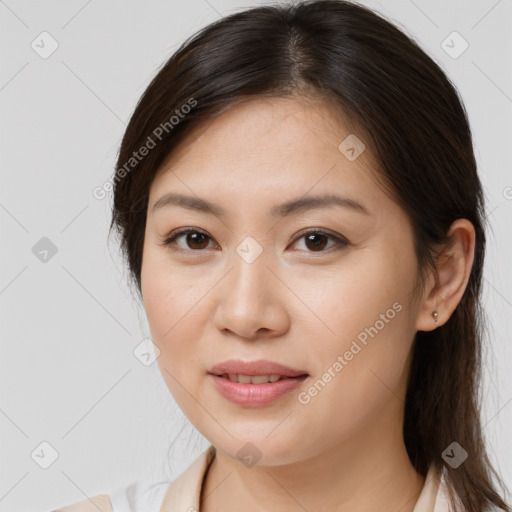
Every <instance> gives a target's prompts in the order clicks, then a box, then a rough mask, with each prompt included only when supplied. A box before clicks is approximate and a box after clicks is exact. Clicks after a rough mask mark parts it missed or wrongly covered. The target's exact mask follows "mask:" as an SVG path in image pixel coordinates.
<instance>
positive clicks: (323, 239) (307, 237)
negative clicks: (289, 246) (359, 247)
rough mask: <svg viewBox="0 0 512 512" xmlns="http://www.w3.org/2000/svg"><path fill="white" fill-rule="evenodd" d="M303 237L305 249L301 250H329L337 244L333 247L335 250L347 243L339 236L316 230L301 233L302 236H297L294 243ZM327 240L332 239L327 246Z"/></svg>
mask: <svg viewBox="0 0 512 512" xmlns="http://www.w3.org/2000/svg"><path fill="white" fill-rule="evenodd" d="M303 239H304V241H305V242H304V246H305V249H301V250H305V251H306V252H331V251H330V249H331V248H332V247H333V246H338V247H335V249H334V250H337V249H342V248H343V247H345V246H347V245H348V242H346V241H345V240H342V239H341V238H339V237H337V236H334V235H332V234H330V233H326V232H324V231H318V230H315V231H309V232H307V233H303V234H302V236H298V237H297V238H296V239H295V242H294V243H296V242H298V241H300V240H303ZM329 240H331V241H333V242H334V243H333V244H331V245H330V246H329V247H327V246H328V245H329Z"/></svg>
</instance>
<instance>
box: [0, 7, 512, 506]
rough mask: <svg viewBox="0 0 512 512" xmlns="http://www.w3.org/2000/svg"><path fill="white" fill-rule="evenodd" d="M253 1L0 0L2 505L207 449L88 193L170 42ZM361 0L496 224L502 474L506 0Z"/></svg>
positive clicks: (509, 182) (495, 432)
mask: <svg viewBox="0 0 512 512" xmlns="http://www.w3.org/2000/svg"><path fill="white" fill-rule="evenodd" d="M263 3H264V2H257V1H248V0H247V1H242V0H208V1H206V0H189V1H187V2H184V1H176V0H172V1H166V2H164V1H156V0H152V1H138V2H137V1H134V0H131V1H121V0H103V1H100V0H89V1H86V0H72V1H67V2H64V1H62V2H58V1H46V2H39V1H35V0H30V1H21V0H6V1H0V22H1V30H0V38H1V49H2V50H1V51H2V54H1V57H2V66H1V69H0V105H1V123H0V129H1V132H0V145H1V146H0V147H1V173H2V175H1V179H2V187H1V191H0V229H1V241H2V242H1V243H0V251H1V252H0V257H1V268H0V307H1V323H0V329H1V335H2V338H1V359H0V434H1V435H0V442H1V445H0V451H1V452H0V511H4V512H5V511H10V512H21V511H29V510H30V511H34V510H40V511H47V510H52V509H53V508H56V507H57V506H61V505H64V504H69V503H73V502H75V501H79V500H82V499H84V498H85V497H86V496H92V495H95V494H99V493H103V492H110V491H112V490H114V489H116V488H118V487H120V486H123V485H127V484H128V483H130V482H132V481H135V480H137V479H139V478H145V479H153V478H158V475H160V474H161V473H162V472H163V470H164V467H165V461H166V458H167V450H168V446H169V443H170V441H171V440H172V439H174V438H176V437H177V441H176V443H175V447H174V448H175V449H174V450H173V452H172V453H173V456H172V457H173V458H172V474H171V476H172V477H175V476H177V475H178V474H179V473H180V472H181V471H182V470H183V469H185V467H186V466H188V464H189V463H190V462H191V461H192V459H193V458H195V457H196V456H197V455H198V454H199V453H200V452H201V451H202V450H203V449H204V448H205V447H206V446H207V445H208V442H207V441H206V440H205V439H204V438H202V436H201V435H200V434H198V433H197V432H195V430H194V429H193V427H191V426H190V424H189V423H188V421H187V420H186V419H185V418H184V416H183V415H182V413H181V411H180V410H179V409H178V408H177V407H176V405H175V403H174V402H173V400H172V398H171V396H170V394H169V393H168V391H167V388H166V387H165V384H164V383H163V379H162V377H161V376H160V373H159V371H158V367H157V365H156V363H154V364H153V365H151V366H147V367H146V366H144V365H143V364H141V362H140V361H139V360H138V359H137V358H135V357H134V355H133V350H134V348H135V347H136V346H137V345H138V344H139V343H140V342H141V340H143V339H144V338H146V337H149V330H148V328H147V324H146V319H145V316H144V314H143V312H140V311H138V310H137V309H136V307H135V306H134V301H133V299H132V296H131V293H130V289H129V288H128V286H127V285H126V280H127V273H126V271H125V270H124V269H123V264H122V262H121V260H120V258H119V254H118V250H117V248H116V247H115V246H114V245H113V244H112V243H111V244H110V245H108V244H107V239H106V237H107V226H108V222H109V220H110V217H109V215H110V198H107V199H104V200H97V199H95V198H94V197H93V195H92V190H93V189H94V187H96V186H98V185H102V184H103V183H104V182H105V181H108V180H109V178H110V177H111V176H112V173H113V171H114V163H115V157H116V152H117V148H118V145H119V142H120V139H121V136H122V134H123V130H124V128H125V123H126V122H127V120H128V119H129V116H130V115H131V113H132V111H133V108H134V106H135V104H136V101H137V100H138V98H139V97H140V95H141V94H142V92H143V91H144V89H145V87H146V86H147V85H148V83H149V80H150V79H151V78H152V77H153V76H154V74H155V72H156V71H157V69H158V67H159V66H160V65H161V64H162V63H163V62H164V61H165V60H166V59H167V58H168V57H169V56H170V54H171V53H172V52H173V51H174V50H175V49H176V48H177V45H178V44H179V43H181V42H182V41H183V40H184V39H185V38H186V37H187V36H189V35H191V34H192V33H193V32H195V31H196V30H197V29H199V28H200V27H202V26H204V25H206V24H207V23H209V22H211V21H214V20H216V19H218V18H219V17H220V16H221V15H225V14H228V13H230V12H233V11H236V10H239V9H241V8H244V7H250V6H254V5H257V4H263ZM366 3H367V4H368V5H369V6H371V7H374V8H375V9H377V10H378V11H380V12H382V13H384V14H385V15H387V16H388V17H389V18H391V19H392V20H395V21H396V22H397V23H398V24H400V26H401V27H402V29H404V30H405V31H406V32H407V33H409V34H410V35H412V36H413V37H414V38H416V39H417V40H418V41H419V42H420V44H421V45H422V47H423V48H424V49H425V50H426V51H427V52H428V53H429V54H430V55H431V56H432V57H433V58H434V59H435V60H436V61H437V62H438V63H439V64H440V65H441V67H442V68H443V69H444V70H445V72H447V73H448V75H449V76H450V77H451V78H452V80H453V81H454V83H455V84H456V86H457V87H458V89H459V91H460V92H461V95H462V97H463V100H464V102H465V104H466V107H467V110H468V113H469V116H470V121H471V123H472V129H473V133H474V137H475V150H476V156H477V159H478V163H479V167H480V172H481V176H482V180H483V183H484V187H485V190H486V195H487V208H488V217H489V219H490V221H491V224H492V226H493V232H492V233H489V234H488V236H489V244H488V253H487V261H486V268H485V276H486V278H485V285H484V296H485V304H486V308H487V312H488V316H489V323H490V326H491V328H492V331H491V334H492V336H493V340H492V346H490V347H489V348H488V350H487V356H486V371H485V389H484V394H483V398H484V410H483V412H482V414H483V423H484V425H485V429H484V432H485V434H486V437H487V439H488V443H489V446H490V455H491V457H492V459H493V461H494V462H495V464H496V466H497V467H498V469H499V470H500V471H501V473H502V476H503V477H504V479H505V480H506V481H507V482H512V462H511V460H512V436H511V431H512V429H511V425H512V403H511V401H512V378H511V373H512V364H511V360H512V357H511V355H512V345H511V343H510V332H511V330H512V321H511V318H512V273H511V271H510V265H509V262H510V261H511V260H512V238H511V236H510V233H511V230H510V226H511V221H512V188H510V187H512V171H511V169H512V166H511V163H512V158H511V153H510V147H511V142H512V139H511V135H512V127H511V124H512V122H511V120H512V115H511V111H512V76H511V75H512V72H511V66H510V55H511V49H512V48H511V47H512V39H511V30H510V27H511V21H512V1H511V0H500V1H496V0H485V1H478V2H476V1H474V2H468V1H464V0H457V1H451V2H446V1H441V0H437V1H426V0H421V1H420V0H416V1H414V2H413V1H412V0H394V1H382V2H376V1H371V2H370V1H369V2H366ZM43 31H47V32H48V33H50V34H51V36H52V37H53V38H54V39H55V40H56V41H57V42H58V45H59V46H58V49H57V50H56V51H55V52H54V53H53V54H52V55H51V56H50V57H48V58H47V59H43V58H41V57H40V56H39V54H38V53H36V51H34V50H33V49H32V47H31V43H32V41H34V40H36V42H37V41H38V40H39V39H38V36H39V34H40V33H41V32H43ZM453 31H457V32H459V33H460V34H461V36H462V37H463V38H464V39H465V40H466V41H467V42H468V43H469V48H468V49H467V50H466V51H465V52H464V53H463V54H462V55H460V56H459V57H458V58H452V57H451V56H450V55H448V54H447V53H446V52H445V50H444V49H443V48H442V46H441V43H442V41H444V40H445V39H446V37H447V36H448V35H449V34H451V33H452V32H453ZM448 41H449V40H448ZM39 44H40V45H41V43H39ZM459 44H460V41H459V42H456V43H453V45H454V46H455V49H457V48H460V46H457V45H459ZM45 48H46V49H48V48H49V44H48V40H46V45H45ZM42 237H47V238H49V239H50V240H51V241H52V242H53V244H55V246H56V247H57V253H56V254H55V255H54V256H53V257H52V258H49V260H48V261H47V262H46V263H43V262H42V261H40V260H39V259H38V258H37V257H36V256H35V255H34V253H33V252H32V248H33V247H34V245H36V243H37V242H38V241H39V240H40V239H41V238H42ZM182 428H184V430H181V429H182ZM190 438H191V439H192V441H194V439H195V440H196V441H197V442H196V443H194V442H191V443H188V444H187V439H190ZM43 441H46V442H48V443H50V444H51V445H52V446H53V447H54V448H55V449H56V450H57V452H58V459H57V460H56V461H55V462H54V463H53V464H52V465H51V466H50V467H49V468H48V469H46V470H45V469H42V468H41V467H40V466H39V465H38V464H37V463H36V462H35V460H33V458H32V457H31V453H32V452H33V451H34V450H36V449H38V447H40V443H42V442H43ZM39 450H40V448H39ZM37 453H41V452H40V451H39V452H37ZM48 453H49V452H48V450H46V451H45V454H46V455H45V456H47V455H48ZM35 458H36V459H37V457H35ZM40 460H41V459H40Z"/></svg>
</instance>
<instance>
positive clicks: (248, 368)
mask: <svg viewBox="0 0 512 512" xmlns="http://www.w3.org/2000/svg"><path fill="white" fill-rule="evenodd" d="M208 373H209V374H211V375H218V376H222V375H226V374H228V375H229V374H237V375H249V376H256V375H279V376H280V377H300V376H303V375H306V376H307V375H308V373H307V372H306V371H305V370H300V369H295V368H290V367H288V366H285V365H282V364H280V363H276V362H273V361H267V360H264V359H260V360H258V361H242V360H241V359H229V360H228V361H224V362H222V363H219V364H216V365H215V366H213V367H212V368H211V369H210V370H209V371H208Z"/></svg>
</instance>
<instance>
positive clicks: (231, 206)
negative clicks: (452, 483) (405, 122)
mask: <svg viewBox="0 0 512 512" xmlns="http://www.w3.org/2000/svg"><path fill="white" fill-rule="evenodd" d="M350 134H351V131H350V130H349V129H348V128H344V127H342V126H340V125H339V123H336V121H335V120H334V119H333V118H332V117H331V115H330V109H329V107H327V106H326V105H324V104H322V103H320V102H313V101H312V100H310V101H308V102H306V101H305V100H302V99H298V98H286V99H282V98H281V99H271V100H267V99H256V100H251V101H248V102H245V103H242V104H239V105H238V106H236V107H235V108H231V109H230V110H228V111H226V112H225V113H223V114H222V115H220V116H219V117H217V118H216V119H215V120H214V122H213V123H211V124H209V125H208V126H207V127H203V128H202V129H200V130H197V131H196V133H195V134H194V137H192V138H190V139H189V140H188V142H189V144H187V145H183V146H181V148H180V150H179V152H176V153H174V154H173V155H172V158H170V159H168V160H167V161H166V162H164V164H163V165H162V167H161V169H159V172H158V174H157V177H156V178H155V180H154V181H153V183H152V186H151V190H150V198H149V205H148V215H147V224H146V231H145V240H144V252H143V263H142V276H141V279H142V294H143V299H144V305H145V310H146V313H147V317H148V321H149V326H150V329H151V335H152V340H153V342H154V343H155V344H156V345H157V346H158V348H159V349H160V352H161V353H160V357H159V358H158V363H159V366H160V369H161V371H162V375H163V377H164V379H165V382H166V383H167V386H168V387H169V390H170V391H171V393H172V394H173V396H174V397H175V399H176V401H177V403H178V405H179V406H180V407H181V409H182V410H183V412H184V413H185V414H186V416H187V417H188V418H189V419H190V421H191V422H192V423H193V424H194V425H195V426H196V428H197V429H198V430H199V431H200V432H201V433H202V434H203V435H204V436H205V437H206V438H207V439H208V440H209V441H210V442H211V443H213V444H214V445H215V446H216V447H217V449H220V450H222V451H224V452H225V453H227V454H229V455H231V456H232V457H238V458H240V457H241V456H242V455H243V454H245V455H246V454H247V452H249V454H250V455H254V457H256V458H260V460H259V463H260V464H267V465H278V464H286V463H291V462H295V461H300V460H303V459H306V458H308V457H313V456H315V455H317V454H320V453H322V452H325V451H326V450H331V449H333V448H334V447H335V446H340V445H345V446H347V447H355V446H361V444H362V443H364V444H365V446H366V447H367V448H368V449H371V446H372V443H378V442H381V441H382V436H383V435H385V434H384V432H389V431H393V432H395V433H396V432H400V431H401V425H402V413H403V402H404V397H405V391H406V382H407V373H408V368H409V362H410V359H409V355H410V350H411V344H412V341H413V339H414V335H415V333H416V330H417V328H416V326H417V316H418V311H419V310H418V309H417V308H416V306H412V305H411V300H412V297H413V296H412V292H413V286H414V283H415V278H416V272H417V262H416V259H415V255H414V250H413V239H412V230H411V225H410V223H409V220H408V217H407V216H406V214H405V212H404V211H403V210H402V209H401V208H400V207H399V206H398V205H397V204H396V203H395V202H393V201H392V200H391V199H390V198H389V197H388V196H387V195H386V194H385V193H384V192H383V191H382V190H381V189H380V188H379V187H378V185H377V184H376V182H375V181H374V180H373V179H372V177H371V165H372V164H371V161H370V156H371V155H370V150H369V149H368V148H367V149H365V150H364V151H363V152H362V153H361V154H360V155H359V156H357V154H358V152H359V151H360V149H361V147H360V146H357V145H356V146H354V138H353V135H351V137H350V138H349V139H347V140H346V141H345V142H344V143H343V144H342V145H341V149H340V148H339V145H340V143H341V142H342V141H344V140H345V139H346V138H347V137H348V136H349V135H350ZM355 135H356V136H358V134H357V133H356V134H355ZM359 136H360V139H363V140H362V142H363V143H364V142H365V141H364V138H363V137H362V135H361V134H359ZM350 148H355V149H354V151H351V149H350ZM167 194H174V195H176V196H177V195H180V196H184V197H186V198H189V199H188V200H187V201H185V200H182V201H167V204H163V202H162V201H161V202H160V206H159V207H157V208H154V205H155V203H157V202H158V201H159V200H160V199H162V198H163V197H164V196H166V195H167ZM327 196H331V197H332V198H333V197H334V196H336V197H338V198H345V199H348V200H350V201H341V200H340V201H339V202H337V203H336V202H329V203H325V204H323V205H322V204H321V201H318V202H316V203H315V202H312V201H309V202H308V201H305V200H309V199H311V198H326V197H327ZM199 199H201V200H203V201H204V203H200V202H198V200H199ZM297 200H300V201H303V202H302V203H299V204H298V207H295V208H294V207H290V208H288V207H286V206H282V205H287V204H288V203H294V202H295V201H297ZM206 202H208V203H211V204H212V205H214V206H213V208H214V210H213V213H212V212H210V211H207V209H205V208H202V209H201V208H198V207H197V206H198V204H199V205H201V204H202V205H203V206H204V204H205V203H206ZM356 203H358V204H359V205H360V206H358V207H355V206H354V204H356ZM351 205H352V206H351ZM296 206H297V205H296ZM221 211H222V212H221ZM182 229H190V230H191V231H192V233H189V234H187V233H185V234H181V235H178V236H177V237H176V238H174V239H173V240H172V242H171V243H170V244H168V245H166V244H165V243H164V242H165V241H166V240H167V239H169V237H170V235H173V234H175V233H176V231H177V230H182ZM231 359H237V360H242V361H249V362H250V361H261V360H266V361H271V362H275V363H279V364H281V365H284V366H286V367H288V368H291V369H294V370H297V371H299V373H301V374H307V376H306V377H305V378H304V377H302V378H296V379H292V380H291V381H288V382H285V384H284V385H283V383H281V384H279V385H278V386H275V384H273V383H267V384H258V383H253V384H244V383H234V382H232V381H230V380H229V378H227V379H226V378H224V377H214V376H213V375H211V374H210V373H211V372H213V371H214V370H213V368H214V366H215V365H218V364H220V363H222V362H224V361H226V360H231ZM264 370H267V369H264ZM264 370H262V371H260V373H259V374H261V373H267V374H268V373H272V371H268V372H266V371H264ZM270 370H271V369H270ZM216 373H222V371H220V372H216ZM240 373H243V372H240ZM246 373H249V374H258V372H249V370H247V372H246ZM277 374H279V372H277ZM280 375H282V374H280ZM220 379H222V381H220ZM241 380H242V381H243V380H244V378H243V377H242V378H241ZM245 380H247V379H245ZM219 383H220V385H219ZM288 384H291V386H288ZM259 385H261V386H265V391H264V392H261V393H260V390H263V388H256V386H259ZM283 389H285V390H287V391H285V392H283V393H281V394H279V390H281V391H282V390H283ZM221 390H228V391H224V392H222V391H221ZM229 390H230V391H229ZM276 390H277V391H276ZM229 393H231V394H229ZM261 395H265V396H266V398H265V399H261V400H260V398H261ZM228 396H229V397H230V398H228ZM258 397H260V398H258ZM248 442H251V443H252V444H253V445H254V446H255V447H253V446H252V445H247V444H246V443H248ZM239 450H241V452H239Z"/></svg>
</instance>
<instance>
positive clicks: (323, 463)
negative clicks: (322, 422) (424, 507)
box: [200, 422, 425, 512]
mask: <svg viewBox="0 0 512 512" xmlns="http://www.w3.org/2000/svg"><path fill="white" fill-rule="evenodd" d="M356 437H357V439H355V438H354V437H351V438H350V441H349V442H342V443H339V444H337V445H335V446H329V447H326V449H325V450H324V451H322V452H321V453H319V454H316V455H315V456H313V457H310V458H306V459H302V460H299V461H297V462H294V463H292V464H287V465H284V466H258V465H256V466H253V467H246V466H245V465H244V464H243V463H242V462H241V461H239V460H237V459H233V458H232V457H230V456H229V455H228V454H226V453H224V452H222V451H220V450H217V451H216V456H215V459H214V460H213V461H212V463H211V465H210V468H209V470H208V473H207V475H206V477H205V483H204V487H203V491H202V493H201V506H200V510H201V512H214V511H220V510H235V509H237V510H244V511H247V512H253V511H254V512H256V511H258V512H263V511H269V512H270V511H275V510H289V511H295V510H297V512H299V511H300V512H304V510H315V511H316V512H324V511H325V512H327V511H329V512H334V511H335V512H349V511H350V512H363V511H364V512H377V511H379V512H382V511H387V510H389V511H396V510H400V512H413V511H414V506H415V504H416V502H417V500H418V497H419V494H420V492H421V489H422V488H423V485H424V482H425V478H424V477H422V476H421V475H419V474H418V473H417V472H416V471H415V469H414V467H413V466H412V465H411V463H410V460H409V457H408V455H407V452H406V448H405V445H404V443H403V438H402V431H401V425H400V426H398V425H396V426H395V428H390V426H389V424H387V425H377V424H375V422H373V424H372V426H371V428H370V429H367V430H363V431H361V432H359V434H358V435H357V436H356Z"/></svg>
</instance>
